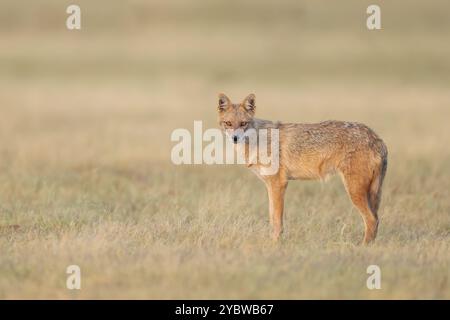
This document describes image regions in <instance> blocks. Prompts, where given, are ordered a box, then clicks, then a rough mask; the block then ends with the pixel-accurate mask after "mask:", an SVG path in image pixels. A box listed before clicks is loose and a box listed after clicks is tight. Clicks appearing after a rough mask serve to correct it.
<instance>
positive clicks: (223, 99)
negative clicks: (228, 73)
mask: <svg viewBox="0 0 450 320" xmlns="http://www.w3.org/2000/svg"><path fill="white" fill-rule="evenodd" d="M230 104H231V101H230V99H228V97H227V96H226V95H224V94H223V93H219V106H218V109H219V111H224V110H225V109H226V108H227V107H228V106H229V105H230Z"/></svg>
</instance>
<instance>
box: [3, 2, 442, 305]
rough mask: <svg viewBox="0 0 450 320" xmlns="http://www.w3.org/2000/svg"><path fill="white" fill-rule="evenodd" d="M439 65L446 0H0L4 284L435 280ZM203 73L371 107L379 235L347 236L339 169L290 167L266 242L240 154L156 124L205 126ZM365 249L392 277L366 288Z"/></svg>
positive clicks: (137, 290)
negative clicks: (76, 274) (305, 177)
mask: <svg viewBox="0 0 450 320" xmlns="http://www.w3.org/2000/svg"><path fill="white" fill-rule="evenodd" d="M70 4H77V5H79V6H80V8H81V30H68V29H67V28H66V19H67V17H68V16H69V15H68V14H67V13H66V8H67V7H68V6H69V5H70ZM370 4H379V5H380V7H381V25H382V30H374V31H369V30H368V29H367V28H366V19H367V16H368V15H367V14H366V9H367V7H368V6H369V5H370ZM449 85H450V3H449V2H448V1H446V0H442V1H441V0H433V1H426V2H425V1H418V0H417V1H416V0H413V1H406V0H404V1H403V0H398V1H383V2H379V3H375V2H373V1H365V0H342V1H333V2H331V1H298V0H295V1H294V0H283V1H268V0H267V1H266V0H258V1H256V0H251V1H250V0H244V1H229V0H228V1H222V0H220V1H206V0H205V1H187V0H185V1H184V0H172V1H153V0H152V1H144V0H131V1H127V2H124V1H87V0H78V1H76V2H74V1H61V0H58V1H57V0H53V1H52V0H40V1H34V2H33V1H27V2H25V1H12V0H2V1H1V3H0V110H1V116H0V225H3V226H11V225H18V226H19V227H20V228H19V230H20V231H12V230H10V229H8V228H6V229H5V230H3V229H2V230H3V231H0V233H1V234H0V248H1V250H2V252H3V254H2V258H1V259H0V273H1V274H2V277H1V279H0V297H3V298H17V297H19V298H29V297H40V298H44V297H52V298H77V297H81V298H84V297H90V298H92V297H94V298H117V297H119V298H127V297H132V298H174V297H175V298H182V297H185V298H242V297H245V298H270V297H272V298H305V297H306V298H355V297H356V298H379V297H382V298H443V297H446V298H449V292H450V290H448V289H449V284H448V277H449V271H448V263H449V259H450V258H449V252H450V251H449V250H448V249H449V246H450V245H449V230H450V221H449V214H448V213H449V211H450V201H449V199H448V195H447V193H448V189H449V188H450V185H449V181H450V179H448V178H449V174H450V148H449V147H448V146H447V137H449V136H450V126H449V125H448V121H449V119H450V90H449ZM218 92H224V93H226V94H227V95H228V96H229V97H230V98H231V99H232V100H234V101H236V102H238V101H240V100H241V99H242V98H243V97H245V96H246V95H247V94H248V93H251V92H253V93H255V94H256V102H257V116H258V117H261V118H268V119H272V120H281V121H291V122H319V121H323V120H328V119H336V120H347V121H359V122H364V123H366V124H367V125H369V126H370V127H372V128H373V129H374V130H375V131H376V132H377V133H378V134H379V135H380V136H381V137H382V138H383V139H384V140H385V142H386V144H387V146H388V149H389V168H388V174H387V179H386V185H385V192H384V198H383V203H382V207H383V206H384V208H385V209H382V216H383V217H384V218H382V225H381V229H380V236H379V238H380V241H379V243H377V245H376V246H375V247H374V248H371V249H370V250H369V251H367V250H364V249H363V248H359V247H355V246H354V245H353V244H356V243H358V242H359V240H360V237H361V236H362V230H363V229H362V224H361V222H360V220H359V219H360V218H359V217H358V215H357V213H356V211H355V210H353V209H351V204H350V202H349V201H348V199H347V198H346V195H345V192H344V190H343V188H342V186H341V185H340V182H339V181H334V180H333V181H331V182H330V184H329V185H327V186H321V185H320V184H317V185H316V184H304V183H303V184H302V183H296V184H295V185H294V184H292V188H291V186H290V190H289V193H288V196H287V207H288V209H287V212H288V215H287V217H288V219H289V220H288V221H289V222H288V231H287V236H286V237H287V242H288V244H285V245H284V247H282V248H278V247H273V246H272V244H270V243H269V242H267V241H266V238H267V232H266V231H267V230H266V224H267V221H266V220H267V214H266V206H267V203H266V199H265V191H264V187H263V186H262V185H261V184H260V183H259V182H258V181H257V179H256V178H254V177H253V176H252V175H251V174H250V173H248V172H247V171H245V170H244V169H243V168H240V167H236V166H231V167H230V166H227V167H218V166H216V167H206V166H195V167H194V166H192V167H186V166H181V167H176V166H174V165H173V164H172V163H171V161H170V150H171V148H172V146H173V145H174V144H173V143H172V142H171V141H170V134H171V132H172V131H173V130H174V129H176V128H187V129H190V130H192V128H193V121H194V120H203V121H204V123H205V124H204V127H205V128H206V127H214V126H216V106H217V93H218ZM236 190H237V191H238V192H236ZM236 195H238V196H237V198H236ZM383 210H384V211H383ZM316 211H317V214H315V213H316ZM383 219H384V220H383ZM306 221H309V222H306ZM383 223H384V224H383ZM217 228H219V229H217ZM319 231H320V232H319ZM402 254H404V255H402ZM44 256H45V257H46V261H45V263H44V262H43V261H42V257H44ZM275 257H276V258H275ZM155 261H157V262H155ZM224 261H227V263H224ZM373 261H375V262H376V261H379V262H380V263H381V264H383V266H385V267H386V270H388V271H385V272H386V277H385V279H386V283H385V284H384V285H385V286H386V287H387V288H388V290H385V291H380V292H372V291H370V292H369V291H368V290H367V288H365V277H366V274H365V267H364V266H365V265H366V263H370V262H373ZM73 263H75V264H80V266H81V267H82V270H88V271H86V272H84V273H83V274H85V277H86V278H83V279H86V280H84V281H83V284H84V285H85V287H84V288H85V290H83V291H82V292H81V293H77V292H75V293H74V292H70V291H68V290H67V289H65V287H64V285H65V278H64V276H65V274H64V270H65V266H66V265H68V264H73ZM318 266H321V267H322V272H320V273H317V272H315V271H316V270H319V269H320V268H319V267H318ZM389 266H391V267H392V268H390V269H389ZM83 268H84V269H83ZM294 270H295V271H294ZM358 270H359V271H361V270H362V273H361V272H359V271H358ZM389 270H390V271H389ZM358 272H359V273H358ZM430 274H433V275H432V276H431V275H430ZM275 275H276V276H275ZM427 275H429V276H427ZM358 277H359V278H358Z"/></svg>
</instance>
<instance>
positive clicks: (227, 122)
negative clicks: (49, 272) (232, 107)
mask: <svg viewBox="0 0 450 320" xmlns="http://www.w3.org/2000/svg"><path fill="white" fill-rule="evenodd" d="M225 125H226V126H227V127H231V126H233V124H232V123H231V121H225Z"/></svg>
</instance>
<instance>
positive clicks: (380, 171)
mask: <svg viewBox="0 0 450 320" xmlns="http://www.w3.org/2000/svg"><path fill="white" fill-rule="evenodd" d="M380 156H381V161H380V163H379V165H378V166H377V168H375V170H374V173H373V177H372V182H371V183H370V187H369V203H370V207H371V209H372V212H373V213H374V214H375V215H377V213H378V208H379V207H380V202H381V187H382V186H383V180H384V176H385V175H386V170H387V149H386V147H385V146H384V145H383V148H382V152H381V154H380Z"/></svg>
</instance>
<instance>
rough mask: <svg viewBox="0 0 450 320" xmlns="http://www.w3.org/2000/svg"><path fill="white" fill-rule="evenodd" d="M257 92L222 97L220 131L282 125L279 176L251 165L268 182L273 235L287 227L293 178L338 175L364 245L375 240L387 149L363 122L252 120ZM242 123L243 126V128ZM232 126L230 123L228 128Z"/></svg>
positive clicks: (278, 235) (276, 236)
mask: <svg viewBox="0 0 450 320" xmlns="http://www.w3.org/2000/svg"><path fill="white" fill-rule="evenodd" d="M255 108H256V107H255V96H254V95H249V96H248V97H247V98H245V99H244V101H243V102H242V103H239V104H233V103H231V101H230V99H228V97H226V96H225V95H224V94H220V95H219V110H218V112H219V124H220V126H221V127H222V129H224V130H225V129H238V128H240V127H242V129H244V130H248V129H249V128H254V129H256V130H259V129H269V130H270V128H276V129H279V138H280V140H279V142H280V143H279V147H280V167H279V170H278V172H277V173H276V174H274V175H270V176H263V175H261V174H259V169H260V166H261V165H260V164H258V163H256V164H249V165H248V166H249V167H250V168H251V169H252V171H254V172H255V173H256V174H257V175H258V176H259V177H260V178H261V179H262V180H263V181H264V183H265V185H266V188H267V193H268V197H269V212H270V222H271V224H272V226H273V237H274V239H278V238H279V237H280V234H281V233H282V230H283V210H284V194H285V191H286V187H287V184H288V181H289V180H297V179H325V178H326V177H327V176H328V175H331V174H334V173H339V174H340V176H341V177H342V180H343V183H344V185H345V188H346V190H347V193H348V194H349V196H350V199H351V201H352V202H353V204H354V205H355V207H356V208H357V209H358V210H359V212H360V214H361V216H362V218H363V220H364V225H365V233H364V240H363V243H364V244H367V243H369V242H371V241H373V240H374V239H375V237H376V234H377V229H378V215H377V213H378V208H379V205H380V200H381V187H382V184H383V178H384V175H385V173H386V168H387V148H386V145H385V144H384V143H383V141H382V140H381V139H380V138H379V137H378V136H377V135H376V134H375V132H373V131H372V130H371V129H370V128H368V127H367V126H365V125H364V124H360V123H356V122H344V121H325V122H320V123H314V124H300V123H280V122H272V121H268V120H261V119H257V118H254V114H255ZM242 124H244V126H242ZM230 125H231V126H230Z"/></svg>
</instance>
